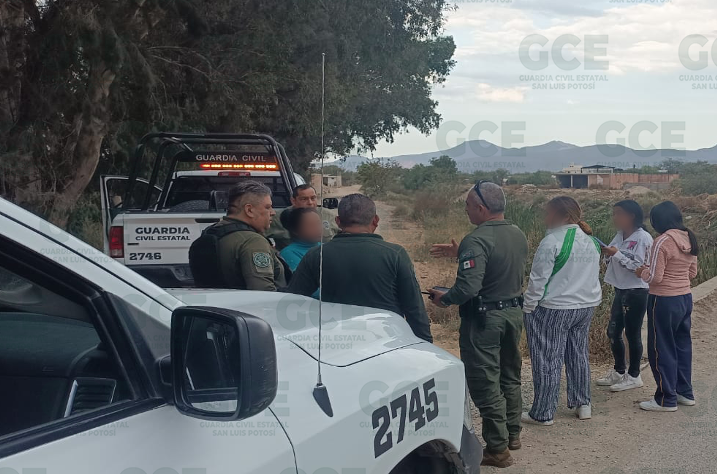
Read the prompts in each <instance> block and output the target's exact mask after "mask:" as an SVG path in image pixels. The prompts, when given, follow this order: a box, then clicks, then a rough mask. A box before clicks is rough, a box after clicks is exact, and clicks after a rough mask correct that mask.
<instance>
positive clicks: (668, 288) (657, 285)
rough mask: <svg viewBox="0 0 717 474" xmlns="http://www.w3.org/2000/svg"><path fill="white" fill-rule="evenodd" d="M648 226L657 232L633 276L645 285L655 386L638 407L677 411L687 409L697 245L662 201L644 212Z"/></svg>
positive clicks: (674, 209) (676, 212) (668, 203)
mask: <svg viewBox="0 0 717 474" xmlns="http://www.w3.org/2000/svg"><path fill="white" fill-rule="evenodd" d="M650 222H651V224H652V227H653V228H654V229H655V230H656V231H657V232H659V234H660V235H659V237H657V239H655V242H654V243H653V245H652V249H651V250H650V254H649V257H648V258H649V259H648V265H647V266H643V267H640V268H638V269H637V271H636V272H635V273H636V274H637V276H639V277H640V278H642V279H643V280H644V281H645V282H647V283H648V284H649V285H650V296H649V297H648V302H647V351H648V357H649V359H650V367H651V368H652V374H653V375H654V377H655V382H656V383H657V391H656V392H655V397H654V399H652V400H650V401H647V402H642V403H640V408H642V409H643V410H648V411H663V412H664V411H677V405H678V404H679V405H686V406H692V405H694V404H695V396H694V393H693V392H692V337H691V335H690V330H691V326H692V319H691V315H692V290H691V288H690V280H691V279H693V278H694V277H695V276H696V275H697V254H698V253H699V251H698V244H697V237H695V234H694V233H693V232H692V231H691V230H690V229H688V228H687V227H685V225H684V224H683V223H682V213H681V212H680V210H679V209H678V208H677V206H676V205H675V203H673V202H671V201H665V202H662V203H660V204H658V205H657V206H655V207H653V208H652V211H650Z"/></svg>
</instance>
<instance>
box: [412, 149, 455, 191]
mask: <svg viewBox="0 0 717 474" xmlns="http://www.w3.org/2000/svg"><path fill="white" fill-rule="evenodd" d="M457 175H458V165H457V164H456V162H455V160H454V159H453V158H451V157H450V156H446V155H442V156H440V157H438V158H431V161H430V164H429V165H423V164H418V165H416V166H414V167H413V168H411V169H410V170H406V171H405V172H404V173H403V178H402V183H403V186H404V188H406V189H407V190H409V191H417V190H420V189H425V188H428V187H432V186H435V185H437V184H440V183H454V182H455V179H456V176H457Z"/></svg>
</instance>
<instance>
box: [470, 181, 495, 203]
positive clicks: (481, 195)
mask: <svg viewBox="0 0 717 474" xmlns="http://www.w3.org/2000/svg"><path fill="white" fill-rule="evenodd" d="M483 183H492V181H489V180H487V179H481V180H480V181H478V182H477V183H476V184H475V186H473V189H474V190H475V192H476V194H477V195H478V197H479V198H480V200H481V202H482V203H483V205H484V206H485V208H486V209H488V210H489V211H490V206H489V205H488V204H487V203H486V202H485V198H484V197H483V194H481V192H480V186H481V184H483Z"/></svg>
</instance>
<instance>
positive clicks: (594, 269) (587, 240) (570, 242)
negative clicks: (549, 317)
mask: <svg viewBox="0 0 717 474" xmlns="http://www.w3.org/2000/svg"><path fill="white" fill-rule="evenodd" d="M523 296H524V298H525V301H524V303H523V311H524V312H526V313H530V312H532V311H534V310H535V308H537V307H538V306H542V307H544V308H549V309H579V308H589V307H592V306H597V305H599V304H600V301H601V300H602V288H601V286H600V250H599V247H598V244H597V242H596V241H595V239H593V238H592V237H590V236H589V235H587V234H586V233H585V232H583V231H582V229H580V227H579V226H578V225H576V224H569V225H564V226H562V227H558V228H555V229H550V230H548V232H547V235H546V236H545V238H544V239H543V240H542V241H541V242H540V245H539V246H538V249H537V250H536V252H535V257H533V267H532V268H531V270H530V281H529V282H528V288H527V290H526V291H525V294H524V295H523Z"/></svg>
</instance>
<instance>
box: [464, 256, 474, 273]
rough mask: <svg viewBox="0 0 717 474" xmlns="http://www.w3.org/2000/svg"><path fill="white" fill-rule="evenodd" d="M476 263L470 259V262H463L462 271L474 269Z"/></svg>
mask: <svg viewBox="0 0 717 474" xmlns="http://www.w3.org/2000/svg"><path fill="white" fill-rule="evenodd" d="M475 266H476V262H475V260H473V259H472V258H471V259H470V260H466V261H465V262H463V270H468V269H469V268H475Z"/></svg>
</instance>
